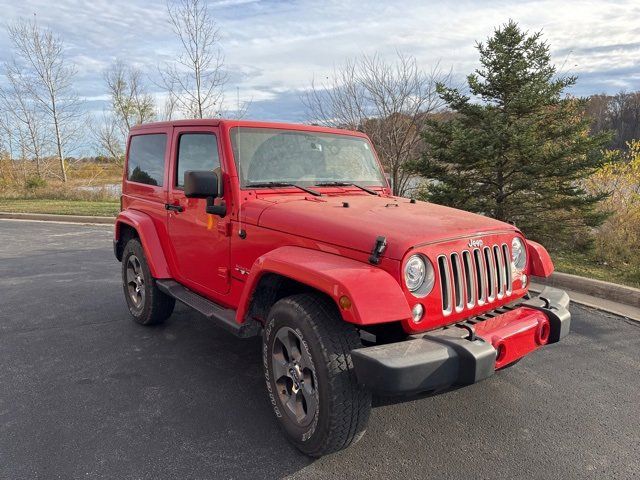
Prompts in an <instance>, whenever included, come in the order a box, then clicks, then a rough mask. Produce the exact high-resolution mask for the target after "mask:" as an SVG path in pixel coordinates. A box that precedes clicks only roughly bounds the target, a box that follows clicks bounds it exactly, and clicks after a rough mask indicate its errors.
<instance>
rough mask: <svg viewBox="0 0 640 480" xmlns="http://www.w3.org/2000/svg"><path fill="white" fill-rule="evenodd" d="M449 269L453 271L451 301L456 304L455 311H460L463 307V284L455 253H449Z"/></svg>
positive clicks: (458, 258) (458, 259) (458, 260)
mask: <svg viewBox="0 0 640 480" xmlns="http://www.w3.org/2000/svg"><path fill="white" fill-rule="evenodd" d="M451 271H452V272H453V295H454V296H453V298H454V301H453V303H454V304H455V306H456V312H461V311H462V310H463V309H464V295H463V292H464V290H463V289H464V286H463V285H462V269H461V265H460V256H459V255H458V254H457V253H452V254H451Z"/></svg>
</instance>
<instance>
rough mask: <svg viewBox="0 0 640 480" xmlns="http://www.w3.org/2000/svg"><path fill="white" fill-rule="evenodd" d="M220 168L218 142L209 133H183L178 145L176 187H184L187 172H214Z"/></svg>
mask: <svg viewBox="0 0 640 480" xmlns="http://www.w3.org/2000/svg"><path fill="white" fill-rule="evenodd" d="M219 166H220V158H219V156H218V140H217V139H216V136H215V135H213V134H211V133H183V134H182V135H180V140H179V143H178V168H177V169H176V171H177V174H176V186H177V187H179V188H182V187H184V172H186V171H187V170H215V169H216V168H218V167H219Z"/></svg>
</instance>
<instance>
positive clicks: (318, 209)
mask: <svg viewBox="0 0 640 480" xmlns="http://www.w3.org/2000/svg"><path fill="white" fill-rule="evenodd" d="M265 197H267V198H263V199H264V200H265V201H261V200H255V201H253V202H249V203H254V205H253V206H252V207H253V208H252V207H249V206H248V205H246V206H247V207H249V208H248V210H253V214H254V215H255V216H256V217H257V224H258V225H259V226H261V227H265V228H269V229H272V230H278V231H281V232H286V233H289V234H291V235H296V236H303V237H306V238H310V239H313V240H317V241H319V242H324V243H330V244H333V245H337V246H341V247H346V248H353V249H356V250H360V251H362V252H370V251H371V250H372V249H373V247H374V245H375V242H376V237H378V236H385V237H387V249H386V251H385V252H384V256H386V257H388V258H392V259H395V260H401V259H402V258H403V256H404V255H405V253H406V252H407V251H408V250H409V249H410V248H411V247H415V246H417V245H423V244H426V243H434V242H439V241H443V240H448V239H454V238H460V237H467V236H481V235H483V234H487V233H497V232H515V231H517V229H516V228H515V227H514V226H513V225H510V224H508V223H504V222H500V221H498V220H494V219H491V218H488V217H484V216H482V215H476V214H474V213H469V212H465V211H462V210H457V209H454V208H449V207H444V206H441V205H436V204H433V203H427V202H416V203H413V204H412V203H410V201H409V200H408V199H406V198H399V197H385V196H381V197H374V196H371V195H360V194H356V195H339V196H324V197H311V196H309V197H300V196H299V195H291V194H289V195H277V196H276V195H274V196H265ZM269 197H270V198H269ZM344 202H346V203H348V207H345V206H343V204H344ZM258 204H259V205H260V207H263V208H260V207H259V206H258ZM254 209H255V210H254ZM256 210H258V211H256ZM256 214H257V215H256ZM254 218H255V217H254Z"/></svg>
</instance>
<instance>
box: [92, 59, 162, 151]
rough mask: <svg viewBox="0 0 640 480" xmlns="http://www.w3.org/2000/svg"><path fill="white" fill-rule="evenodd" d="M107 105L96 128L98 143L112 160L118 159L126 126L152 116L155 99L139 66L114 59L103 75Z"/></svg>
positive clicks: (122, 147)
mask: <svg viewBox="0 0 640 480" xmlns="http://www.w3.org/2000/svg"><path fill="white" fill-rule="evenodd" d="M104 80H105V83H106V85H107V91H108V92H109V97H110V105H109V110H108V112H105V113H104V115H103V119H102V122H101V125H100V127H99V128H98V129H97V130H96V137H97V141H98V144H99V146H100V147H101V148H102V149H103V150H104V151H105V152H106V153H107V155H108V156H109V157H111V158H112V159H113V160H114V161H116V162H118V163H121V162H122V160H123V157H124V144H125V142H126V139H127V135H128V134H129V130H130V129H131V127H133V126H134V125H140V124H142V123H147V122H151V121H153V120H155V118H156V111H155V101H154V98H153V96H152V95H150V94H149V93H148V92H147V89H146V87H145V85H144V81H143V75H142V72H140V70H138V69H136V68H134V67H131V66H127V65H126V64H125V63H124V62H122V61H120V60H118V61H116V62H115V63H114V64H113V65H112V66H111V67H110V68H109V69H108V70H107V71H106V72H105V75H104Z"/></svg>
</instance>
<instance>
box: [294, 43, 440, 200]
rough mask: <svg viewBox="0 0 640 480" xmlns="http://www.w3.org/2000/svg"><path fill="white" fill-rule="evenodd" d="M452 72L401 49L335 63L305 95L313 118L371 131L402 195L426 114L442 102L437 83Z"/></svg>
mask: <svg viewBox="0 0 640 480" xmlns="http://www.w3.org/2000/svg"><path fill="white" fill-rule="evenodd" d="M449 77H450V75H449V74H447V73H443V72H442V70H441V69H440V67H439V66H438V65H436V66H435V67H434V68H433V69H432V70H431V71H429V72H424V71H423V70H421V69H420V68H419V66H418V64H417V62H416V60H415V58H413V57H410V56H406V55H403V54H401V53H397V54H396V58H395V60H394V61H391V62H389V61H385V60H384V59H382V57H380V56H379V55H373V56H362V57H360V58H357V59H354V60H350V61H347V62H346V63H345V64H344V65H342V66H340V67H337V68H335V69H334V71H333V74H332V75H331V76H330V77H327V79H326V80H325V81H323V82H320V84H318V83H316V82H315V81H312V82H311V89H310V90H308V91H307V92H306V93H305V94H304V95H303V97H302V101H303V103H304V104H305V106H306V108H307V111H308V114H309V120H310V121H311V122H313V123H320V124H324V125H328V126H335V127H341V128H349V129H353V130H359V131H363V132H365V133H366V134H367V135H369V137H370V138H371V140H372V141H373V143H374V144H375V146H376V149H377V151H378V155H379V156H380V158H381V161H382V163H383V165H384V167H385V169H386V170H387V171H388V173H389V174H390V176H391V183H392V186H393V193H394V194H395V195H403V194H405V193H406V192H407V191H408V189H409V187H410V180H411V175H410V171H409V169H408V168H406V166H407V164H408V162H410V161H411V160H414V159H416V158H417V156H419V155H420V154H421V153H422V149H423V148H424V146H423V143H422V138H421V136H420V132H421V129H422V125H423V122H424V119H425V117H426V116H427V115H429V114H432V113H434V112H436V111H438V110H439V109H441V108H442V107H443V106H444V103H443V101H442V100H441V99H440V97H439V96H438V94H437V92H436V84H437V83H438V82H443V83H447V82H448V81H449Z"/></svg>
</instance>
